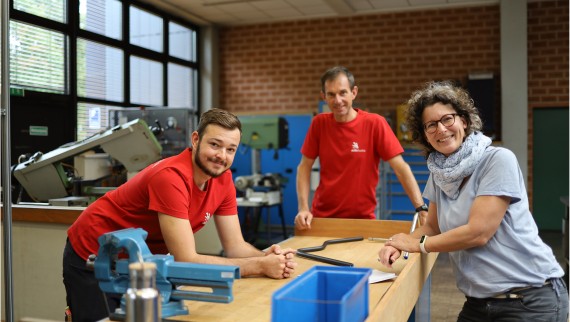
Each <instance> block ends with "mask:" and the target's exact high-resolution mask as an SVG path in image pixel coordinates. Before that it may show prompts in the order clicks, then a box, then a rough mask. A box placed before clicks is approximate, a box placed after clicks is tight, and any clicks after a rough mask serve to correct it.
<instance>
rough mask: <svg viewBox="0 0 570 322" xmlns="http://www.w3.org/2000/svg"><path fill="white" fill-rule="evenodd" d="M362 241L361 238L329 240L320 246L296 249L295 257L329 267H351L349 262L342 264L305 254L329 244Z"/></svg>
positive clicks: (330, 259)
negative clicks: (325, 264)
mask: <svg viewBox="0 0 570 322" xmlns="http://www.w3.org/2000/svg"><path fill="white" fill-rule="evenodd" d="M363 239H364V238H363V237H362V236H359V237H349V238H339V239H329V240H327V241H325V242H324V243H323V244H322V245H321V246H314V247H304V248H299V249H297V256H299V257H304V258H308V259H312V260H315V261H318V262H323V263H327V264H331V265H336V266H350V267H352V266H354V264H352V263H349V262H344V261H341V260H338V259H334V258H329V257H324V256H319V255H313V254H307V253H310V252H317V251H320V250H323V249H325V248H326V247H327V246H328V245H330V244H339V243H348V242H354V241H361V240H363Z"/></svg>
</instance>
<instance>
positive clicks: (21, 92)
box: [10, 87, 25, 97]
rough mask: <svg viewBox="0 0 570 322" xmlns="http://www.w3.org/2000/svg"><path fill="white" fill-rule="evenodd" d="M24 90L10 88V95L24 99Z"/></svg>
mask: <svg viewBox="0 0 570 322" xmlns="http://www.w3.org/2000/svg"><path fill="white" fill-rule="evenodd" d="M24 93H25V92H24V90H23V89H21V88H12V87H11V88H10V95H12V96H20V97H24Z"/></svg>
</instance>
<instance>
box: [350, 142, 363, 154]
mask: <svg viewBox="0 0 570 322" xmlns="http://www.w3.org/2000/svg"><path fill="white" fill-rule="evenodd" d="M350 152H366V150H364V149H361V148H359V147H358V142H352V150H350Z"/></svg>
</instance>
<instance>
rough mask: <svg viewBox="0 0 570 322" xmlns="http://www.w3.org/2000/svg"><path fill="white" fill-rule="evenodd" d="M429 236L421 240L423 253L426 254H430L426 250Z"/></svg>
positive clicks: (424, 236)
mask: <svg viewBox="0 0 570 322" xmlns="http://www.w3.org/2000/svg"><path fill="white" fill-rule="evenodd" d="M427 238H428V236H426V235H423V236H422V237H421V238H420V250H421V252H422V253H424V254H429V252H428V251H427V250H426V240H427Z"/></svg>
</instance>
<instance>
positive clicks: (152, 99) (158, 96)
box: [130, 56, 164, 106]
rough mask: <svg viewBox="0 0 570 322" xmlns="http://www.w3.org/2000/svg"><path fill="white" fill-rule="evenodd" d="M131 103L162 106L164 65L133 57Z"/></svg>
mask: <svg viewBox="0 0 570 322" xmlns="http://www.w3.org/2000/svg"><path fill="white" fill-rule="evenodd" d="M130 62H131V103H134V104H142V105H154V106H162V105H164V102H163V101H162V93H163V89H162V83H163V81H162V64H161V63H159V62H156V61H152V60H148V59H144V58H140V57H136V56H131V59H130Z"/></svg>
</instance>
